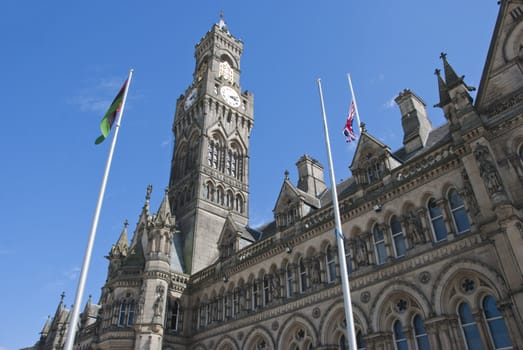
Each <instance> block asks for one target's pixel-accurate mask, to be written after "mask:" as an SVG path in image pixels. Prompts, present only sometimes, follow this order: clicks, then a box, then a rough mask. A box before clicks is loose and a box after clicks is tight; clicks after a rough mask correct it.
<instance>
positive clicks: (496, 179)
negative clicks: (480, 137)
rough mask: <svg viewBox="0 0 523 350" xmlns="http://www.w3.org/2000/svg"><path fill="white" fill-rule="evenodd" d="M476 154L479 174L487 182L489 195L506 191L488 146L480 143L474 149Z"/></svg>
mask: <svg viewBox="0 0 523 350" xmlns="http://www.w3.org/2000/svg"><path fill="white" fill-rule="evenodd" d="M474 156H475V157H476V161H477V162H478V165H479V175H480V176H481V178H482V179H483V181H484V182H485V186H487V190H488V193H489V195H490V196H492V195H494V194H497V193H504V192H505V191H504V188H503V184H502V182H501V178H500V176H499V173H498V170H497V169H496V166H495V165H494V162H493V161H492V157H491V155H490V152H489V150H488V148H487V147H486V146H483V145H481V144H479V143H478V144H477V145H476V149H475V150H474Z"/></svg>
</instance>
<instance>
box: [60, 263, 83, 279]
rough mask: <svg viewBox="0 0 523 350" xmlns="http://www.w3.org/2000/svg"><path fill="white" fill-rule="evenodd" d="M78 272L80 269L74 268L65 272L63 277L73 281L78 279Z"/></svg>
mask: <svg viewBox="0 0 523 350" xmlns="http://www.w3.org/2000/svg"><path fill="white" fill-rule="evenodd" d="M79 272H80V267H78V266H75V267H73V268H71V269H69V270H67V271H64V273H63V275H64V276H65V277H66V278H67V279H68V280H71V281H74V280H75V279H76V278H77V277H78V273H79Z"/></svg>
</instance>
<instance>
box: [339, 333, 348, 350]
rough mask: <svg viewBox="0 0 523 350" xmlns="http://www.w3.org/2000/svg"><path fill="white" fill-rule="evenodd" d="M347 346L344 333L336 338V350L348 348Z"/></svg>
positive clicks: (346, 349)
mask: <svg viewBox="0 0 523 350" xmlns="http://www.w3.org/2000/svg"><path fill="white" fill-rule="evenodd" d="M348 349H349V347H348V346H347V340H346V339H345V334H342V335H340V339H338V350H348Z"/></svg>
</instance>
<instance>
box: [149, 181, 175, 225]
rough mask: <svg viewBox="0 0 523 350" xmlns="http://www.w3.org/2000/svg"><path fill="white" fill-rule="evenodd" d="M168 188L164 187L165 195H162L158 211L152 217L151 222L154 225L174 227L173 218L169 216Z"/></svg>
mask: <svg viewBox="0 0 523 350" xmlns="http://www.w3.org/2000/svg"><path fill="white" fill-rule="evenodd" d="M168 194H169V188H166V189H165V195H164V197H163V200H162V203H161V204H160V208H159V209H158V213H156V215H155V216H154V218H153V224H154V225H155V226H163V227H169V228H171V227H174V220H173V217H172V216H171V206H170V205H169V196H168Z"/></svg>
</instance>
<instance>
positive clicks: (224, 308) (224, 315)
mask: <svg viewBox="0 0 523 350" xmlns="http://www.w3.org/2000/svg"><path fill="white" fill-rule="evenodd" d="M229 316H230V313H229V295H227V293H224V294H223V299H222V320H223V321H225V320H227V318H229Z"/></svg>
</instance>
